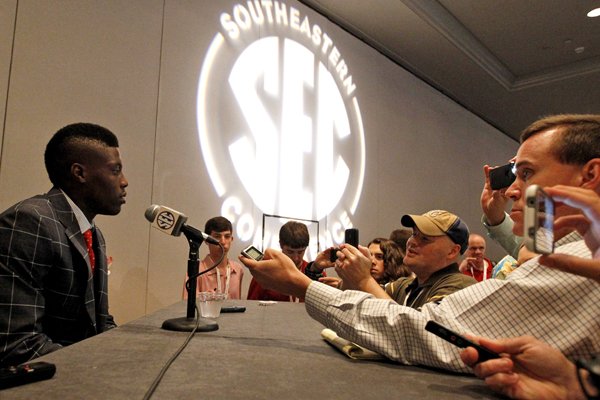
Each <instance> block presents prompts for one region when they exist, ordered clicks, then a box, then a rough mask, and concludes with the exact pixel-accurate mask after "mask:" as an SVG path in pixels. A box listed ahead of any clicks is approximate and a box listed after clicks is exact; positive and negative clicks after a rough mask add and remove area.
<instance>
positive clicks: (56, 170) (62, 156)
mask: <svg viewBox="0 0 600 400" xmlns="http://www.w3.org/2000/svg"><path fill="white" fill-rule="evenodd" d="M82 144H99V145H102V146H107V147H119V140H118V139H117V137H116V136H115V134H114V133H112V132H111V131H109V130H108V129H106V128H104V127H102V126H100V125H96V124H90V123H85V122H78V123H75V124H70V125H67V126H65V127H63V128H61V129H59V130H58V131H57V132H56V133H55V134H54V136H52V138H51V139H50V141H49V142H48V144H47V145H46V151H45V152H44V163H45V164H46V171H47V172H48V177H49V178H50V182H52V184H53V185H54V186H57V187H63V185H64V183H65V182H66V180H67V179H68V177H69V176H70V173H71V171H70V170H71V165H73V163H76V162H82V161H83V160H82V158H83V157H84V156H83V155H82V153H81V149H80V146H81V145H82Z"/></svg>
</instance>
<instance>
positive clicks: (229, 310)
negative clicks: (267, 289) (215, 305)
mask: <svg viewBox="0 0 600 400" xmlns="http://www.w3.org/2000/svg"><path fill="white" fill-rule="evenodd" d="M245 311H246V307H244V306H227V307H221V313H241V312H245Z"/></svg>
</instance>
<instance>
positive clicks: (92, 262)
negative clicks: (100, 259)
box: [83, 229, 96, 275]
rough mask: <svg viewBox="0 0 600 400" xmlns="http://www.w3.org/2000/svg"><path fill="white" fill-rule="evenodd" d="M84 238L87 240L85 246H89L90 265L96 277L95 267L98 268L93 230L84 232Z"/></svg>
mask: <svg viewBox="0 0 600 400" xmlns="http://www.w3.org/2000/svg"><path fill="white" fill-rule="evenodd" d="M83 238H84V239H85V244H86V245H87V251H88V254H89V255H90V265H91V267H92V275H94V267H95V266H96V265H95V264H96V256H95V255H94V239H93V238H92V230H91V229H88V230H87V231H85V232H83Z"/></svg>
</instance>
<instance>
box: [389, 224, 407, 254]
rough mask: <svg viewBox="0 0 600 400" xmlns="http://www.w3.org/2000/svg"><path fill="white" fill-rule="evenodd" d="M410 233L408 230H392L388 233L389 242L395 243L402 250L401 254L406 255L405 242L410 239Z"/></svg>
mask: <svg viewBox="0 0 600 400" xmlns="http://www.w3.org/2000/svg"><path fill="white" fill-rule="evenodd" d="M411 235H412V231H411V230H410V229H404V228H402V229H394V230H393V231H392V233H390V240H393V241H394V242H396V244H397V245H398V246H400V248H401V249H402V253H403V254H405V253H406V242H408V238H409V237H411Z"/></svg>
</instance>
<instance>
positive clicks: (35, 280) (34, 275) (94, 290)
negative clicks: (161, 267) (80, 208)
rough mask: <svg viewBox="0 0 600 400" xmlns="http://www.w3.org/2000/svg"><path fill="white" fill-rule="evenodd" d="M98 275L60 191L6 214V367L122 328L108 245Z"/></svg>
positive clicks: (0, 347) (1, 277)
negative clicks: (113, 308)
mask: <svg viewBox="0 0 600 400" xmlns="http://www.w3.org/2000/svg"><path fill="white" fill-rule="evenodd" d="M95 253H96V273H95V277H94V278H93V279H92V275H91V268H90V262H89V256H88V252H87V247H86V245H85V241H84V238H83V234H82V233H81V232H80V229H79V225H78V223H77V219H76V218H75V215H74V213H73V211H72V210H71V207H70V206H69V203H68V202H67V200H66V198H65V196H64V194H63V193H62V192H61V191H60V190H59V189H57V188H52V189H51V190H50V191H49V192H48V193H47V194H43V195H38V196H35V197H32V198H29V199H27V200H23V201H21V202H20V203H17V204H16V205H14V206H12V207H10V208H9V209H8V210H6V211H5V212H3V213H2V214H0V366H3V365H14V364H18V363H22V362H25V361H27V360H30V359H32V358H35V357H37V356H40V355H43V354H46V353H49V352H51V351H53V350H56V349H58V348H60V347H62V346H65V345H69V344H71V343H75V342H78V341H80V340H83V339H85V338H87V337H90V336H93V335H95V334H97V333H100V332H103V331H106V330H107V329H110V328H112V327H114V326H115V324H114V321H113V318H112V316H111V315H110V314H109V313H108V279H107V277H108V275H107V264H106V245H105V242H104V238H103V236H102V233H101V232H100V230H98V229H96V241H95Z"/></svg>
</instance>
